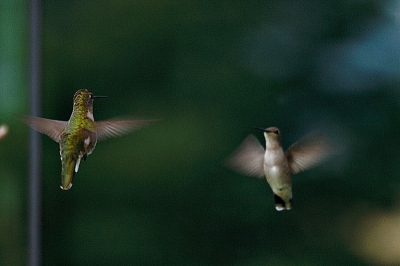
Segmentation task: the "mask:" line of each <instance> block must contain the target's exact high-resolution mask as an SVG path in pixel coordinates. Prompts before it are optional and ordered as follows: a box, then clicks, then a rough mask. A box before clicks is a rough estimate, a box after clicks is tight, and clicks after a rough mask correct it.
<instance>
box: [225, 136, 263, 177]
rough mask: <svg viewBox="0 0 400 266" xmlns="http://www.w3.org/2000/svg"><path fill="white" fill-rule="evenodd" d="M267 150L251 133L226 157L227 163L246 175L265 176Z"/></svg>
mask: <svg viewBox="0 0 400 266" xmlns="http://www.w3.org/2000/svg"><path fill="white" fill-rule="evenodd" d="M264 153H265V150H264V148H263V147H262V146H261V144H260V142H259V141H258V140H257V138H256V137H255V136H254V135H249V136H248V137H247V138H246V139H245V140H244V141H243V142H242V144H240V146H239V147H238V148H237V149H236V150H235V151H234V152H233V153H232V154H231V155H230V156H229V157H228V158H227V159H226V161H225V164H226V165H227V166H228V167H229V168H231V169H233V170H235V171H237V172H239V173H241V174H244V175H248V176H254V177H258V178H262V177H264V166H263V162H264Z"/></svg>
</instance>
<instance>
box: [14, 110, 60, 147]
mask: <svg viewBox="0 0 400 266" xmlns="http://www.w3.org/2000/svg"><path fill="white" fill-rule="evenodd" d="M19 118H20V119H21V120H22V121H23V122H24V123H25V124H27V125H28V126H30V127H31V128H33V129H34V130H36V131H39V132H40V133H43V134H46V135H47V136H49V137H50V138H51V139H52V140H54V141H55V142H59V141H60V137H61V133H62V131H63V130H64V128H65V126H66V125H67V121H59V120H51V119H46V118H41V117H35V116H19Z"/></svg>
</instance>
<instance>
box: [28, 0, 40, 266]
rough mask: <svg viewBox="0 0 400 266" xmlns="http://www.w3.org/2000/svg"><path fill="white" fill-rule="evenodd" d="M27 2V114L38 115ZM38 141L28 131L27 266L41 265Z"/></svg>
mask: <svg viewBox="0 0 400 266" xmlns="http://www.w3.org/2000/svg"><path fill="white" fill-rule="evenodd" d="M40 4H41V3H40V0H31V1H30V55H29V56H30V58H29V61H30V66H29V67H30V74H29V75H30V104H31V106H30V113H31V115H33V116H39V115H40V102H41V100H40V99H41V93H40V86H41V74H42V73H41V41H40V40H41V20H42V14H41V10H40V9H41V5H40ZM40 165H41V141H40V136H39V133H37V132H35V131H33V130H31V132H30V145H29V199H28V200H29V202H28V206H29V243H28V248H29V257H28V265H31V266H38V265H40V264H41V203H42V202H41V178H40V176H41V170H40Z"/></svg>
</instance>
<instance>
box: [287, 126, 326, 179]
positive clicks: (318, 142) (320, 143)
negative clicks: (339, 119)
mask: <svg viewBox="0 0 400 266" xmlns="http://www.w3.org/2000/svg"><path fill="white" fill-rule="evenodd" d="M331 150H332V148H331V147H330V145H329V143H328V139H327V138H326V136H325V135H323V134H320V133H314V134H312V135H308V136H306V137H304V138H302V139H300V140H299V141H298V142H296V143H294V144H293V145H292V146H291V147H290V148H289V149H288V150H287V151H286V157H287V159H288V163H289V167H290V170H291V172H292V173H293V174H296V173H299V172H301V171H304V170H306V169H307V168H310V167H312V166H314V165H316V164H317V163H319V162H320V161H322V160H323V159H325V158H326V157H327V156H328V155H329V154H330V153H331Z"/></svg>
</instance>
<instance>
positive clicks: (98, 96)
mask: <svg viewBox="0 0 400 266" xmlns="http://www.w3.org/2000/svg"><path fill="white" fill-rule="evenodd" d="M92 98H93V99H96V98H108V96H100V95H92Z"/></svg>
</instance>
